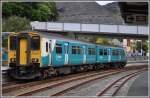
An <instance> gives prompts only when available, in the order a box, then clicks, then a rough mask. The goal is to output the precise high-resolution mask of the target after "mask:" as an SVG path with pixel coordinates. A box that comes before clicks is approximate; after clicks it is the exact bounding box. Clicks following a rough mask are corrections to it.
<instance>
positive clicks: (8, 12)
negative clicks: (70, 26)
mask: <svg viewBox="0 0 150 98" xmlns="http://www.w3.org/2000/svg"><path fill="white" fill-rule="evenodd" d="M2 11H3V12H2V15H3V18H8V17H10V16H19V17H26V18H27V19H29V20H31V21H35V20H36V21H55V20H57V17H58V13H57V8H56V4H55V2H4V3H3V6H2Z"/></svg>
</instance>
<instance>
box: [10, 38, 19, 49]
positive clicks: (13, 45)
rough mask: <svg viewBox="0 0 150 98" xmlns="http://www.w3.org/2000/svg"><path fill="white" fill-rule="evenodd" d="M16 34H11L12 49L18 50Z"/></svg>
mask: <svg viewBox="0 0 150 98" xmlns="http://www.w3.org/2000/svg"><path fill="white" fill-rule="evenodd" d="M16 38H17V37H16V36H10V50H16V44H17V43H16V42H17V40H16Z"/></svg>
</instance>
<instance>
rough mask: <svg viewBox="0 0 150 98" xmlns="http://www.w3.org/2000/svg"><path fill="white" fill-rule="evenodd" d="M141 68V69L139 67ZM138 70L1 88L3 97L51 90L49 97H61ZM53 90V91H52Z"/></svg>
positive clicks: (102, 73) (120, 70)
mask: <svg viewBox="0 0 150 98" xmlns="http://www.w3.org/2000/svg"><path fill="white" fill-rule="evenodd" d="M139 68H143V67H139ZM134 69H138V68H137V67H136V68H134V67H129V68H124V69H115V70H105V71H102V72H96V71H94V72H91V73H90V74H89V72H87V73H88V74H86V75H85V73H82V74H78V75H72V76H70V77H67V76H66V78H65V77H64V78H60V79H58V78H55V79H50V80H44V81H38V82H31V83H25V84H16V86H14V85H12V86H8V87H4V88H3V95H4V96H29V95H33V94H35V93H38V92H42V91H44V90H48V89H52V90H51V91H52V92H50V94H49V96H58V95H62V94H63V93H65V92H66V91H69V90H71V89H74V88H76V87H78V86H80V85H83V84H85V83H89V82H91V81H94V80H97V79H101V78H104V77H108V76H110V75H114V74H117V73H121V72H125V71H128V70H134ZM54 89H55V90H54Z"/></svg>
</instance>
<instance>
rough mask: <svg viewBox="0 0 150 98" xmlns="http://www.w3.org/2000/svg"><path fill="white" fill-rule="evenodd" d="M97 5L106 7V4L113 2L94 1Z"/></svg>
mask: <svg viewBox="0 0 150 98" xmlns="http://www.w3.org/2000/svg"><path fill="white" fill-rule="evenodd" d="M96 2H97V3H98V4H100V5H106V4H108V3H112V2H114V1H96Z"/></svg>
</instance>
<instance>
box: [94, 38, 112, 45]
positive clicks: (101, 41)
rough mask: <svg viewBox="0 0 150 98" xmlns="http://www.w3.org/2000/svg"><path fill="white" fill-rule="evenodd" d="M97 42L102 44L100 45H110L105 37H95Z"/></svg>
mask: <svg viewBox="0 0 150 98" xmlns="http://www.w3.org/2000/svg"><path fill="white" fill-rule="evenodd" d="M96 43H97V44H102V45H110V43H109V40H108V39H107V38H100V37H99V38H97V39H96Z"/></svg>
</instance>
